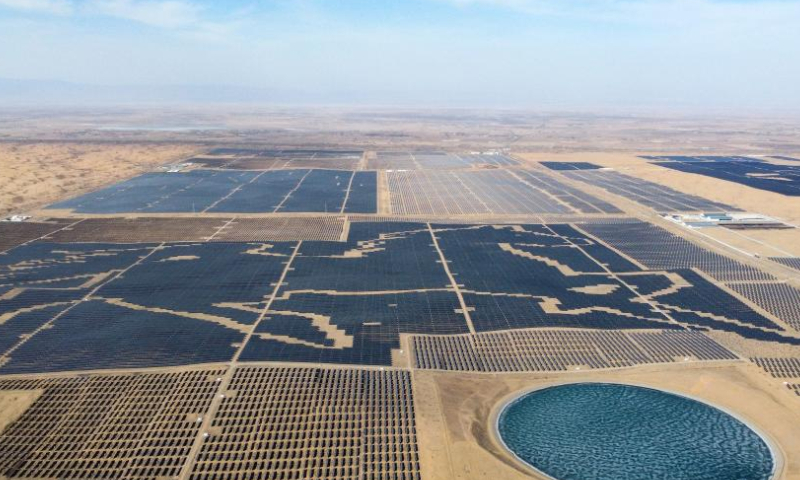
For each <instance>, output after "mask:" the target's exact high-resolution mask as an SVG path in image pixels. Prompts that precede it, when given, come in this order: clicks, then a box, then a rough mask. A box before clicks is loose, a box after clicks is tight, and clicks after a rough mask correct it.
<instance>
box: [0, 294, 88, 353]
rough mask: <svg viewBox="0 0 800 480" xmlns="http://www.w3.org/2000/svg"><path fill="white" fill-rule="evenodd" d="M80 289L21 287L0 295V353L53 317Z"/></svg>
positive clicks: (75, 300) (79, 295)
mask: <svg viewBox="0 0 800 480" xmlns="http://www.w3.org/2000/svg"><path fill="white" fill-rule="evenodd" d="M84 294H85V292H84V291H82V290H38V289H37V290H22V291H21V292H19V293H18V294H16V295H14V296H12V297H11V298H4V299H0V318H4V321H2V322H0V355H2V354H3V353H4V352H6V351H7V350H8V349H10V348H11V347H13V346H14V345H16V344H17V343H18V342H19V341H20V340H21V339H22V336H23V335H29V334H31V333H33V332H34V331H36V329H38V328H39V327H41V326H42V325H44V324H45V323H47V322H48V321H50V319H52V318H53V317H55V316H56V315H58V314H60V313H61V312H63V311H64V310H65V309H67V308H68V307H70V306H71V305H74V304H75V303H76V302H77V301H78V300H80V299H81V297H82V296H83V295H84Z"/></svg>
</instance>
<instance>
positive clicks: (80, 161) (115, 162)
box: [0, 143, 199, 215]
mask: <svg viewBox="0 0 800 480" xmlns="http://www.w3.org/2000/svg"><path fill="white" fill-rule="evenodd" d="M198 150H199V149H198V148H197V147H196V146H192V145H159V144H150V145H136V144H81V143H0V215H6V214H10V213H25V212H27V211H29V210H31V209H35V208H39V207H41V206H44V205H47V204H49V203H52V202H54V201H56V200H61V199H65V198H69V197H72V196H75V195H78V194H81V193H85V192H88V191H92V190H95V189H97V188H99V187H102V186H104V185H109V184H112V183H115V182H117V181H119V180H123V179H126V178H129V177H133V176H135V175H138V174H140V173H142V172H145V171H148V170H151V169H153V168H155V167H157V166H159V165H163V164H165V163H170V162H174V161H176V160H179V159H182V158H186V157H187V156H190V155H192V154H193V153H194V152H196V151H198Z"/></svg>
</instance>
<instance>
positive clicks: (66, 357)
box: [0, 243, 296, 373]
mask: <svg viewBox="0 0 800 480" xmlns="http://www.w3.org/2000/svg"><path fill="white" fill-rule="evenodd" d="M295 245H296V244H295V243H278V244H274V245H263V244H247V243H233V244H231V243H204V244H172V245H169V246H167V247H164V248H160V249H157V250H156V251H155V252H153V253H152V254H151V255H150V256H149V257H147V258H146V259H144V260H143V261H141V263H139V264H138V265H136V266H133V267H132V268H130V269H129V270H128V271H126V272H125V273H124V274H123V275H121V276H120V277H118V278H117V279H115V280H113V281H112V282H110V283H107V284H105V285H102V286H101V288H99V290H97V291H96V292H95V293H94V294H93V295H92V299H91V300H90V301H84V302H82V303H79V304H77V305H76V306H73V307H72V308H71V309H70V310H68V311H66V312H65V313H64V314H63V315H62V316H60V317H59V318H57V319H56V320H55V321H54V322H53V323H52V325H51V328H48V329H46V330H42V331H40V332H39V333H37V334H36V335H35V336H33V337H32V338H31V339H29V340H28V341H27V342H25V343H23V344H21V346H20V347H19V348H17V349H16V350H14V351H13V352H11V354H10V356H9V359H8V361H7V363H6V364H5V365H3V366H2V367H1V368H0V372H6V373H20V372H39V371H59V370H81V369H96V368H127V367H148V366H158V365H181V364H189V363H202V362H217V361H219V362H221V361H227V360H230V358H231V356H232V355H233V353H234V352H235V350H236V347H235V346H234V345H233V344H234V343H236V342H241V341H242V340H243V339H244V335H245V332H246V331H247V329H248V328H249V325H252V324H253V323H254V322H255V320H256V319H257V318H258V316H259V315H260V313H261V312H262V311H263V309H264V308H265V306H266V303H265V302H266V300H267V298H268V297H269V295H270V294H271V292H272V291H273V289H274V285H275V283H276V282H277V281H278V279H279V278H280V275H281V273H282V272H283V269H284V268H285V263H286V262H287V261H288V260H289V258H290V256H291V254H292V251H293V249H294V247H295ZM34 246H36V247H38V248H40V249H42V251H43V252H44V253H45V254H46V253H47V252H48V251H50V252H51V253H50V255H51V256H52V255H56V253H52V252H59V251H60V250H61V249H63V248H65V246H64V245H53V244H34V245H31V246H30V247H34ZM26 247H28V246H26ZM26 247H21V248H20V249H19V250H21V251H25V250H26ZM45 247H46V248H45ZM69 247H71V248H74V246H73V245H69ZM128 248H129V247H128ZM27 250H28V252H29V253H34V252H33V251H32V250H33V249H32V248H28V249H27ZM113 251H115V249H113V248H110V247H108V246H105V249H104V250H103V252H113ZM90 253H96V252H90ZM126 254H127V256H126ZM71 255H72V257H71V258H73V259H75V258H77V259H78V260H80V259H82V258H84V257H86V256H87V254H86V253H84V254H83V256H82V257H77V256H76V254H75V253H72V254H71ZM130 255H131V254H130V253H128V252H125V251H124V250H123V251H122V252H121V253H118V254H117V255H116V257H119V258H118V259H117V260H116V262H117V263H120V262H121V259H127V260H131V262H130V264H132V263H133V261H132V260H133V259H131V258H128V257H130ZM45 258H46V257H45ZM58 258H60V257H58ZM88 258H94V257H88ZM100 258H106V257H100ZM114 258H115V257H108V258H107V260H106V263H109V262H111V259H114ZM137 259H138V258H137ZM73 265H74V267H75V268H76V269H78V270H79V271H83V270H86V265H85V264H84V263H81V262H80V261H76V262H75V263H74V264H73ZM128 266H129V265H124V267H128ZM104 267H105V268H109V267H118V268H117V269H121V268H119V267H121V266H120V265H117V264H114V265H104ZM49 273H50V274H53V275H62V274H63V272H62V271H61V270H57V271H51V272H49ZM47 274H48V272H47V271H43V272H42V273H40V276H46V275H47ZM26 280H27V279H26ZM27 282H28V283H27V285H30V281H29V280H27ZM45 292H47V295H45ZM23 293H24V295H20V296H19V297H18V298H16V299H12V300H4V301H2V302H0V311H2V309H4V308H6V306H7V305H11V306H9V307H7V308H12V307H13V306H14V303H15V302H16V304H20V302H23V301H25V302H27V303H25V305H23V306H33V305H43V306H45V307H46V306H48V305H50V304H51V303H54V302H55V301H70V300H77V299H79V298H81V297H83V296H84V295H86V294H87V293H88V291H87V290H86V289H78V290H63V289H62V290H48V291H45V290H25V291H24V292H23ZM28 298H30V299H31V300H28ZM54 308H55V307H54ZM64 308H66V307H64ZM62 310H63V309H62ZM45 313H49V314H51V315H54V314H56V313H58V312H56V310H54V309H50V308H49V307H47V310H42V313H41V314H40V313H39V311H38V310H37V313H36V314H26V315H25V316H22V317H20V320H19V321H18V322H14V323H12V324H10V325H11V326H13V327H14V328H15V330H14V332H12V333H17V331H20V332H21V333H27V331H25V329H27V330H30V329H31V327H35V326H38V325H41V324H42V323H44V322H45V321H47V320H49V318H52V316H50V317H49V318H45V317H44V315H45ZM0 314H1V313H0ZM0 330H2V327H0ZM3 333H5V332H3Z"/></svg>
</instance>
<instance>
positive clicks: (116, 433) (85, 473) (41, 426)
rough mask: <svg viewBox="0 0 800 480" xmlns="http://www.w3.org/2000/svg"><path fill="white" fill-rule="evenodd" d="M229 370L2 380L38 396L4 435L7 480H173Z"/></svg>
mask: <svg viewBox="0 0 800 480" xmlns="http://www.w3.org/2000/svg"><path fill="white" fill-rule="evenodd" d="M223 372H224V370H221V369H207V370H189V371H184V372H180V373H139V374H131V375H99V376H91V377H88V376H77V377H64V378H51V379H32V378H28V379H13V380H0V393H1V392H31V393H33V394H37V392H39V391H40V392H41V396H39V397H38V399H36V401H35V402H34V403H33V405H31V406H30V407H29V408H28V409H27V410H25V412H24V413H23V414H22V415H21V416H20V417H19V418H18V419H17V420H16V421H15V422H13V423H12V424H10V425H9V426H8V427H7V428H6V429H5V430H3V431H2V433H0V476H2V477H3V478H70V479H81V478H85V479H97V478H142V479H144V478H150V479H152V478H174V477H176V476H177V475H178V474H179V473H180V471H181V468H182V467H183V465H184V464H185V462H186V461H187V459H188V454H189V451H190V449H191V447H192V444H193V443H194V440H195V437H196V436H197V435H198V433H199V429H200V425H201V424H200V422H198V418H199V417H201V416H203V415H204V414H205V412H206V411H207V410H208V408H209V406H210V404H211V400H212V398H213V397H214V394H215V392H216V390H217V386H218V383H217V382H216V378H218V377H219V376H220V375H222V374H223Z"/></svg>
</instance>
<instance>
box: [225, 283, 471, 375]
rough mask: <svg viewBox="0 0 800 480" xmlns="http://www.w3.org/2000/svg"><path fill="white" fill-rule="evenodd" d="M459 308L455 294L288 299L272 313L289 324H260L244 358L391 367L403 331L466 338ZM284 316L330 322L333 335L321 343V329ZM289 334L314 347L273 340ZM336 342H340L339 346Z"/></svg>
mask: <svg viewBox="0 0 800 480" xmlns="http://www.w3.org/2000/svg"><path fill="white" fill-rule="evenodd" d="M458 308H459V303H458V299H457V297H456V295H455V294H454V293H451V292H420V293H417V292H409V293H402V294H385V295H326V294H313V293H304V294H292V295H291V297H290V298H289V299H286V300H276V301H275V302H274V303H273V304H272V307H271V309H270V310H271V311H278V312H281V313H282V316H281V317H279V319H281V320H285V321H288V322H289V323H288V324H283V325H281V324H279V323H278V322H277V321H275V319H274V318H273V319H272V320H268V321H266V322H262V323H260V324H259V326H258V329H257V332H256V335H254V336H253V337H251V339H250V341H249V342H248V344H247V346H246V347H245V349H244V351H243V352H242V355H241V357H240V359H241V360H243V361H265V360H276V361H292V362H312V363H317V362H322V363H349V364H364V365H391V364H392V349H398V348H399V347H400V333H401V332H403V333H430V334H451V333H467V332H468V330H467V325H466V322H465V320H464V317H463V315H461V314H459V313H456V309H458ZM284 312H296V313H299V314H315V315H322V316H325V317H328V318H329V319H330V320H326V322H329V324H330V325H331V326H332V328H329V330H335V331H334V332H332V333H330V334H328V335H326V337H325V338H326V340H322V341H320V340H321V339H320V336H319V331H320V329H319V327H314V326H312V324H311V322H310V321H309V320H308V319H307V318H304V317H303V316H302V315H295V316H292V315H290V314H287V313H284ZM287 334H288V335H289V336H290V337H291V338H295V339H301V340H303V341H304V342H310V343H311V344H312V345H307V344H300V343H299V342H294V341H292V340H291V339H290V340H287V341H280V340H276V339H275V338H274V336H280V335H287ZM337 338H340V339H341V340H338V342H340V343H339V344H338V345H337V344H336V343H335V342H336V340H335V339H337Z"/></svg>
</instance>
